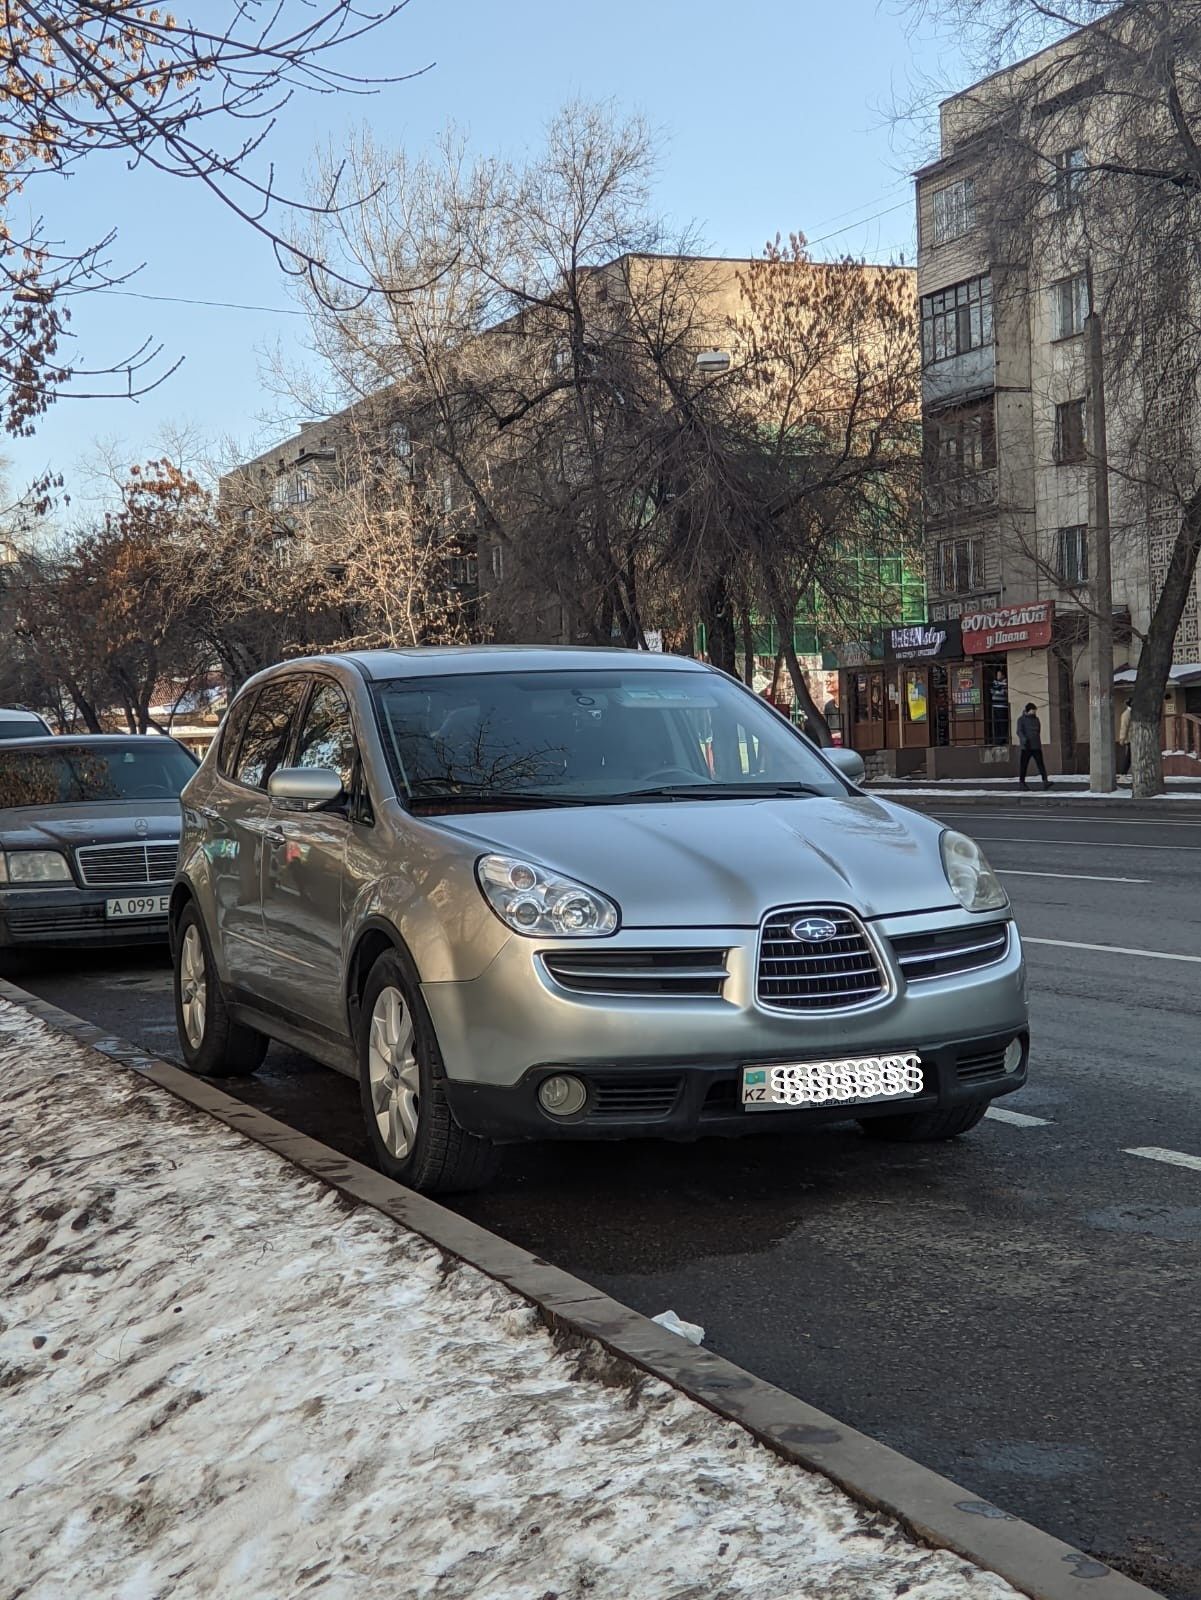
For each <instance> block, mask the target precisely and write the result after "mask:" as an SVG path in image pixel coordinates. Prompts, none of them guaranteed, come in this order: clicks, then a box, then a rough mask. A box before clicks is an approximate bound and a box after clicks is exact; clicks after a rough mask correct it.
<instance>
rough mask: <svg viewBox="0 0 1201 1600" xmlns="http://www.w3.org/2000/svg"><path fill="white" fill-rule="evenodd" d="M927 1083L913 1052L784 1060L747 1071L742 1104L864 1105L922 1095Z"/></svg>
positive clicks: (779, 1107) (768, 1107)
mask: <svg viewBox="0 0 1201 1600" xmlns="http://www.w3.org/2000/svg"><path fill="white" fill-rule="evenodd" d="M922 1087H923V1084H922V1064H921V1057H920V1056H918V1054H917V1053H916V1051H913V1050H907V1051H903V1052H901V1053H899V1054H896V1055H887V1056H847V1057H843V1058H840V1059H837V1060H832V1061H800V1062H781V1063H779V1064H778V1065H773V1066H769V1067H744V1068H743V1069H742V1106H743V1110H745V1111H788V1110H794V1111H795V1110H798V1109H803V1108H804V1107H806V1106H861V1105H865V1104H867V1103H869V1102H870V1101H873V1100H911V1099H912V1098H913V1097H914V1095H919V1094H921V1092H922Z"/></svg>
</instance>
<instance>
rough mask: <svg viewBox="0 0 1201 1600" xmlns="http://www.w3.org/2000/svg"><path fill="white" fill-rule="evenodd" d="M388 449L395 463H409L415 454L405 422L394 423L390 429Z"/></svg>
mask: <svg viewBox="0 0 1201 1600" xmlns="http://www.w3.org/2000/svg"><path fill="white" fill-rule="evenodd" d="M388 449H389V451H390V452H391V454H392V458H393V460H395V461H407V460H408V459H409V457H410V456H411V455H412V454H413V441H412V438H411V437H410V435H409V430H408V428H407V427H406V426H405V424H404V423H403V422H394V423H392V425H391V426H390V427H389V429H388Z"/></svg>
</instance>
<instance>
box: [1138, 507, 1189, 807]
mask: <svg viewBox="0 0 1201 1600" xmlns="http://www.w3.org/2000/svg"><path fill="white" fill-rule="evenodd" d="M1199 552H1201V488H1199V489H1197V490H1195V491H1194V493H1193V494H1192V496H1191V498H1190V499H1189V501H1188V503H1187V505H1186V506H1185V508H1184V515H1183V517H1182V518H1181V519H1180V531H1179V532H1178V533H1177V535H1176V542H1175V544H1174V545H1173V546H1172V558H1171V560H1170V561H1169V563H1168V574H1167V577H1166V578H1165V579H1164V584H1163V589H1162V590H1161V592H1160V596H1159V600H1158V601H1157V603H1156V606H1155V611H1154V613H1153V614H1152V617H1151V625H1150V627H1149V628H1148V629H1147V633H1146V637H1145V638H1144V640H1143V648H1142V653H1141V655H1140V656H1139V658H1138V675H1137V677H1136V678H1135V681H1134V693H1133V694H1132V695H1131V697H1130V772H1131V779H1132V782H1133V794H1134V798H1135V799H1136V800H1139V799H1145V798H1146V797H1148V796H1149V795H1156V794H1162V793H1163V791H1164V781H1163V753H1162V752H1163V741H1162V738H1161V733H1160V729H1161V723H1162V719H1163V702H1164V695H1165V693H1166V692H1167V687H1168V674H1169V673H1170V671H1171V668H1172V650H1173V647H1174V646H1175V643H1176V633H1177V630H1178V629H1179V627H1180V619H1181V617H1182V616H1183V615H1184V608H1185V606H1186V604H1187V603H1188V598H1189V595H1190V594H1191V592H1192V588H1193V583H1194V580H1195V578H1196V574H1197V556H1198V553H1199Z"/></svg>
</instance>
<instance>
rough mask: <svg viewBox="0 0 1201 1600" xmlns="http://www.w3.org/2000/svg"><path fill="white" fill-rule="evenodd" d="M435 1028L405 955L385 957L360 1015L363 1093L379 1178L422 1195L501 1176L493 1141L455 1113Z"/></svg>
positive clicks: (370, 980) (372, 977)
mask: <svg viewBox="0 0 1201 1600" xmlns="http://www.w3.org/2000/svg"><path fill="white" fill-rule="evenodd" d="M445 1082H446V1073H445V1070H444V1069H443V1066H442V1056H441V1053H440V1051H439V1049H438V1040H437V1038H436V1036H435V1034H434V1027H433V1023H432V1022H431V1021H430V1016H429V1012H428V1011H427V1010H426V1007H425V1002H424V1000H423V999H422V998H421V991H420V989H419V988H418V986H417V984H416V982H415V981H413V980H412V979H411V978H410V976H409V974H408V972H406V970H405V966H404V964H403V963H402V961H401V959H400V957H399V956H398V955H396V954H395V953H393V952H387V953H385V954H384V955H382V956H380V958H379V960H378V961H377V962H376V963H375V965H374V966H373V967H372V969H371V972H370V974H369V976H368V978H367V986H366V988H365V989H364V990H363V1000H362V1005H361V1007H360V1012H359V1094H360V1098H361V1100H362V1105H363V1118H364V1121H365V1122H366V1124H367V1137H368V1139H369V1140H370V1142H371V1147H372V1149H373V1151H374V1152H375V1159H376V1162H377V1164H378V1165H379V1168H380V1170H381V1172H383V1173H385V1174H386V1175H387V1176H388V1177H389V1178H394V1179H395V1180H396V1181H397V1182H398V1183H403V1184H407V1185H408V1187H409V1188H410V1189H419V1190H421V1192H422V1193H424V1194H446V1193H454V1192H456V1191H457V1192H459V1193H462V1192H463V1191H465V1190H467V1189H479V1188H481V1187H482V1186H483V1185H484V1184H486V1183H487V1182H488V1180H489V1179H490V1178H491V1177H492V1175H493V1174H494V1173H495V1171H496V1168H497V1165H498V1156H497V1152H496V1149H495V1147H494V1146H493V1145H492V1143H491V1141H490V1140H488V1139H481V1138H479V1137H478V1136H477V1135H475V1134H472V1133H466V1132H465V1131H464V1130H463V1129H462V1128H460V1126H459V1124H458V1123H457V1122H456V1121H455V1119H454V1117H453V1115H452V1114H451V1109H450V1105H449V1102H448V1101H447V1098H446V1091H445V1087H444V1085H445Z"/></svg>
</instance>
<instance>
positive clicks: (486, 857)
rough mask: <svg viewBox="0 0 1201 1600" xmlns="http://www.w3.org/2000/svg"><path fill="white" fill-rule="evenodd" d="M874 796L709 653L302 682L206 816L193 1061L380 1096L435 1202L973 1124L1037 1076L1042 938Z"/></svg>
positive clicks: (392, 1161) (554, 652)
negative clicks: (525, 1164) (671, 1155)
mask: <svg viewBox="0 0 1201 1600" xmlns="http://www.w3.org/2000/svg"><path fill="white" fill-rule="evenodd" d="M855 773H858V774H861V773H862V765H861V763H860V762H859V759H858V757H856V756H855V755H854V754H853V753H852V752H849V751H833V752H821V751H819V750H817V749H816V748H815V747H814V746H813V745H812V744H810V743H809V742H808V741H807V740H806V739H804V738H803V737H801V736H800V735H799V734H798V733H797V732H795V731H794V730H793V728H792V727H791V726H790V725H789V724H788V723H787V722H786V721H785V720H784V719H783V718H782V717H781V716H780V715H779V714H778V713H777V712H775V711H774V710H772V709H771V708H770V707H769V706H768V705H766V704H765V703H764V701H763V700H762V699H760V698H758V697H757V696H755V695H754V694H752V693H751V692H750V691H749V690H748V689H746V688H744V687H743V686H742V685H741V684H739V683H738V682H736V681H735V680H733V679H732V678H730V677H727V676H726V675H725V674H724V673H721V672H718V671H716V670H715V669H713V668H711V667H708V666H705V665H702V664H701V663H699V662H696V661H691V660H687V659H683V658H676V657H671V656H664V655H656V654H644V653H635V652H625V651H618V650H605V649H540V648H509V649H505V648H498V647H478V648H463V649H454V648H450V649H416V650H409V651H388V652H362V653H354V654H346V655H335V656H323V657H318V658H314V659H308V660H297V661H289V662H287V663H285V664H283V665H281V666H277V667H273V668H271V669H270V670H268V671H266V672H264V673H261V674H259V676H257V677H256V678H253V679H252V680H251V681H250V682H249V683H247V684H246V686H245V687H244V689H243V690H242V691H241V693H240V694H239V695H238V697H237V698H236V700H235V701H234V703H233V705H232V706H231V707H230V710H229V713H228V715H227V717H226V719H225V722H224V724H223V727H222V730H221V733H220V736H219V738H218V739H217V740H216V741H215V742H214V745H213V748H212V750H211V751H210V752H209V754H208V756H207V757H206V759H205V761H204V763H203V764H202V766H201V768H200V770H199V771H198V772H197V774H196V776H195V777H194V778H193V779H192V781H191V782H190V783H189V784H188V786H187V788H186V789H185V791H184V795H183V812H184V814H183V834H182V842H181V848H180V864H179V873H178V876H177V878H176V881H175V885H174V889H173V893H172V897H171V908H170V917H171V933H172V943H173V949H174V953H175V991H176V1010H177V1019H178V1025H179V1034H180V1042H181V1047H182V1050H183V1054H184V1057H185V1059H186V1060H187V1062H188V1064H189V1065H190V1066H191V1067H193V1068H194V1069H195V1070H196V1071H197V1072H201V1073H204V1074H207V1075H210V1076H216V1077H219V1076H223V1075H236V1074H241V1073H249V1072H253V1071H254V1069H255V1068H256V1066H257V1065H258V1063H259V1062H260V1060H261V1059H262V1056H263V1052H264V1050H265V1049H266V1046H267V1042H268V1040H269V1039H278V1040H281V1041H284V1042H286V1043H288V1044H290V1045H294V1046H297V1047H299V1048H300V1049H302V1050H305V1051H307V1052H309V1053H310V1054H312V1055H314V1056H316V1057H318V1058H319V1059H321V1060H322V1061H324V1062H326V1063H327V1064H329V1065H330V1066H332V1067H334V1068H337V1069H339V1070H340V1071H343V1072H345V1073H348V1074H351V1075H353V1076H355V1077H357V1079H358V1081H359V1086H360V1093H361V1098H362V1106H363V1112H364V1117H365V1121H366V1127H367V1132H368V1136H369V1139H370V1142H371V1145H372V1147H373V1149H374V1151H375V1154H376V1157H377V1158H378V1161H379V1164H380V1166H381V1167H382V1168H383V1170H384V1171H385V1172H387V1173H388V1174H390V1175H391V1176H393V1177H395V1178H397V1179H399V1180H401V1181H402V1182H404V1183H407V1184H410V1185H412V1186H413V1187H415V1188H418V1189H424V1190H427V1191H436V1190H449V1189H463V1188H469V1187H472V1186H475V1185H477V1184H479V1183H482V1182H483V1181H485V1180H486V1178H487V1177H488V1175H489V1173H490V1172H491V1170H492V1167H493V1163H494V1159H495V1150H496V1147H497V1146H498V1145H502V1144H504V1143H507V1142H512V1141H515V1140H525V1139H549V1138H558V1139H619V1138H630V1137H645V1136H658V1137H664V1138H671V1139H691V1138H696V1137H698V1136H701V1135H705V1134H721V1135H730V1134H745V1133H757V1132H760V1131H769V1130H770V1131H779V1130H782V1129H800V1128H802V1127H805V1126H811V1125H814V1124H822V1123H833V1122H839V1121H843V1122H845V1121H846V1120H848V1119H855V1120H857V1121H858V1122H859V1123H860V1125H861V1127H862V1129H863V1131H864V1133H865V1134H868V1135H873V1136H880V1137H887V1138H895V1139H906V1140H919V1139H930V1140H938V1139H948V1138H952V1137H953V1136H955V1135H956V1134H960V1133H964V1132H966V1131H967V1130H968V1129H969V1128H971V1127H973V1126H974V1125H975V1124H976V1123H977V1122H978V1121H979V1120H980V1118H981V1117H982V1116H983V1114H984V1111H985V1109H986V1108H987V1106H988V1103H989V1101H990V1100H992V1099H993V1098H994V1097H995V1096H997V1095H1003V1094H1008V1093H1010V1092H1011V1091H1012V1090H1014V1089H1016V1088H1018V1087H1019V1086H1020V1085H1021V1084H1022V1083H1023V1082H1024V1081H1025V1076H1026V1061H1027V1053H1028V1031H1027V1012H1026V997H1025V974H1024V966H1023V958H1022V948H1021V942H1020V940H1019V937H1018V933H1017V929H1016V927H1015V926H1014V923H1013V919H1012V913H1011V911H1010V907H1009V903H1008V900H1007V898H1006V895H1005V892H1004V890H1003V889H1002V887H1001V885H1000V884H999V883H998V881H997V879H996V877H994V875H993V873H992V872H991V870H990V869H989V866H988V863H987V862H986V861H985V859H984V857H983V855H982V854H981V852H980V850H979V848H978V847H977V846H976V845H975V844H974V843H973V842H972V841H971V840H970V839H968V838H966V837H965V836H964V835H963V834H960V833H957V832H954V831H953V830H950V829H947V828H945V827H943V826H942V825H941V824H940V823H938V822H936V821H934V820H932V819H931V818H928V817H925V816H921V815H918V814H917V813H915V812H913V811H909V810H905V809H903V808H901V807H898V806H894V805H890V804H887V803H885V802H882V801H880V800H876V799H873V798H872V797H870V796H869V795H866V794H864V793H863V792H861V791H860V790H859V789H858V788H857V787H856V785H855V783H854V781H853V776H851V775H848V774H855Z"/></svg>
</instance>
